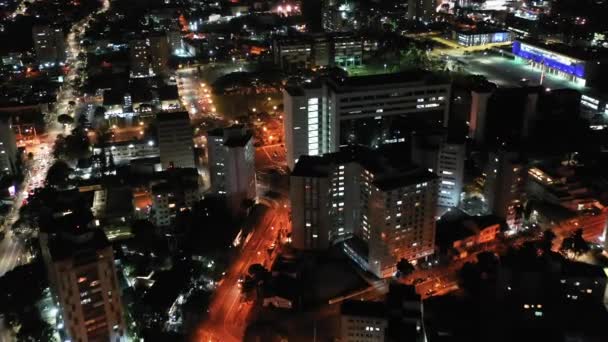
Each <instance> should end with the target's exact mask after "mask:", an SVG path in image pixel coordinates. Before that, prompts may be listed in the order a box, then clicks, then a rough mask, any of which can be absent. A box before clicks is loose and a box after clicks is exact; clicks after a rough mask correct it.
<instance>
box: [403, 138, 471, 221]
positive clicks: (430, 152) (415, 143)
mask: <svg viewBox="0 0 608 342" xmlns="http://www.w3.org/2000/svg"><path fill="white" fill-rule="evenodd" d="M411 148H412V161H413V162H414V163H415V164H417V165H420V166H422V167H424V168H426V169H428V170H429V171H430V172H433V173H435V174H437V175H438V176H439V197H438V200H437V205H438V206H439V210H440V211H439V212H438V214H439V216H440V215H441V214H442V211H444V210H446V209H447V208H450V207H457V206H458V204H459V203H460V193H461V192H462V186H463V181H464V159H465V144H464V139H463V140H460V141H458V140H456V139H451V138H449V137H448V134H447V131H445V130H435V131H432V132H416V133H415V134H413V135H412V144H411Z"/></svg>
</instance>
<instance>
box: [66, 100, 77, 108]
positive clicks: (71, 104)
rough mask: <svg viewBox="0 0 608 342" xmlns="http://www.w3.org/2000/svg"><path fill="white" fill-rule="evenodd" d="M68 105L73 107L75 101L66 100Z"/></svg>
mask: <svg viewBox="0 0 608 342" xmlns="http://www.w3.org/2000/svg"><path fill="white" fill-rule="evenodd" d="M68 105H69V106H70V107H74V106H75V105H76V102H75V101H69V102H68Z"/></svg>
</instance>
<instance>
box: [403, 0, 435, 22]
mask: <svg viewBox="0 0 608 342" xmlns="http://www.w3.org/2000/svg"><path fill="white" fill-rule="evenodd" d="M436 6H437V2H436V1H435V0H408V7H407V18H408V19H409V20H418V21H424V22H431V21H432V20H433V17H434V15H435V7H436Z"/></svg>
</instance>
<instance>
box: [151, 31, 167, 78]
mask: <svg viewBox="0 0 608 342" xmlns="http://www.w3.org/2000/svg"><path fill="white" fill-rule="evenodd" d="M148 40H149V42H150V49H149V50H148V51H149V54H150V66H151V68H152V72H154V74H156V75H163V74H166V73H167V67H168V63H169V56H170V46H169V40H168V38H167V36H166V35H165V34H156V35H152V36H150V37H149V38H148Z"/></svg>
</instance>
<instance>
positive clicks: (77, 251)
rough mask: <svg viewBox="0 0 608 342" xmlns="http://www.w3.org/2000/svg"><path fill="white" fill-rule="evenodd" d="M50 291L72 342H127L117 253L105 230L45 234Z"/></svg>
mask: <svg viewBox="0 0 608 342" xmlns="http://www.w3.org/2000/svg"><path fill="white" fill-rule="evenodd" d="M40 243H41V247H42V256H43V259H44V261H45V264H46V267H47V271H48V275H49V282H50V287H51V293H52V294H53V297H54V298H55V301H56V302H57V303H58V304H59V307H60V314H61V317H60V320H61V321H62V322H63V331H64V332H65V334H66V336H67V337H68V339H69V340H71V341H82V342H92V341H118V342H122V341H127V337H126V327H125V320H124V314H123V309H122V304H121V299H120V288H119V287H118V281H117V278H116V268H115V266H114V253H113V251H112V246H111V244H110V242H109V241H108V239H107V237H106V235H105V233H104V232H103V230H101V229H87V228H72V229H58V230H56V231H53V232H41V233H40Z"/></svg>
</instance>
